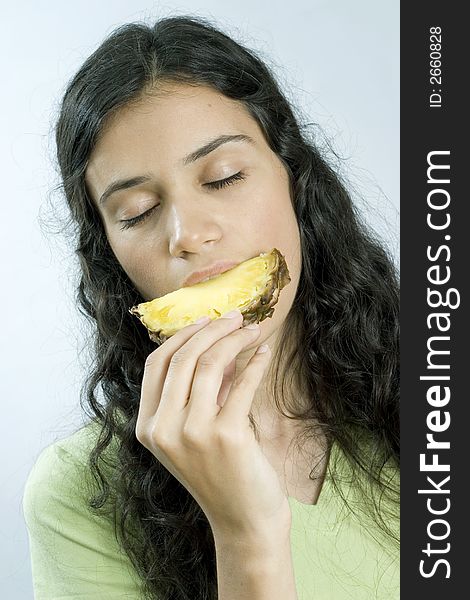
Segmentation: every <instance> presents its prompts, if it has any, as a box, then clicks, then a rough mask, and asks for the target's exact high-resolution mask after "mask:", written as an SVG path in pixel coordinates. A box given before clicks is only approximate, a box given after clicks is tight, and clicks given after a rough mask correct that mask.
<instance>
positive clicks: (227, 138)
mask: <svg viewBox="0 0 470 600" xmlns="http://www.w3.org/2000/svg"><path fill="white" fill-rule="evenodd" d="M228 142H247V143H249V144H254V143H255V141H254V139H253V138H252V137H250V136H249V135H245V134H242V133H240V134H237V135H219V137H216V138H215V139H213V140H210V141H209V142H207V143H206V144H204V146H201V147H200V148H198V149H197V150H194V152H191V153H190V154H188V155H186V156H185V157H184V158H183V160H182V161H181V162H182V164H183V165H184V166H187V165H189V164H191V163H194V162H196V161H197V160H199V159H200V158H203V157H204V156H207V155H208V154H210V153H211V152H214V150H216V149H217V148H219V146H222V144H227V143H228ZM151 179H152V178H151V176H150V175H137V176H136V177H130V178H127V179H117V180H116V181H113V182H111V183H110V184H109V185H108V186H107V188H106V189H105V191H104V192H103V194H102V195H101V198H100V200H99V204H100V205H102V204H104V203H105V202H106V200H107V199H108V198H109V197H110V196H111V195H112V194H114V193H115V192H119V191H120V190H127V189H129V188H131V187H135V186H136V185H140V184H142V183H147V182H149V181H151Z"/></svg>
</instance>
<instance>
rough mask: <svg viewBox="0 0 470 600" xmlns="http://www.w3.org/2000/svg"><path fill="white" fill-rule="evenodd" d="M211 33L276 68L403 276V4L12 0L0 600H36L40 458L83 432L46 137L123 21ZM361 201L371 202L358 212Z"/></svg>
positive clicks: (4, 101) (0, 243)
mask: <svg viewBox="0 0 470 600" xmlns="http://www.w3.org/2000/svg"><path fill="white" fill-rule="evenodd" d="M182 13H192V14H200V15H202V16H205V17H208V18H210V19H213V20H214V22H215V24H217V25H219V26H220V27H222V28H223V29H224V30H225V31H226V32H227V33H229V34H231V35H232V36H233V37H235V39H237V40H239V41H241V42H242V43H246V44H247V45H248V46H250V47H252V48H254V49H255V50H259V51H260V53H261V57H263V58H265V59H266V58H267V59H268V60H269V61H270V62H271V64H272V65H274V67H275V71H276V73H277V74H278V76H279V77H280V80H281V82H282V84H283V86H284V87H285V88H286V89H287V90H288V94H289V97H290V98H291V99H293V100H294V101H296V102H297V104H298V105H299V106H300V107H301V109H302V110H303V112H304V113H305V114H307V115H308V116H309V120H310V121H313V122H315V123H318V124H319V125H320V126H321V127H322V128H323V129H324V131H325V132H326V134H327V135H328V136H329V138H330V139H331V141H332V142H333V145H334V147H335V149H336V150H337V152H338V153H339V154H340V155H341V156H343V157H344V158H346V159H347V161H346V163H345V165H344V168H345V171H344V172H345V174H346V175H347V176H348V177H349V178H350V180H351V182H352V183H353V184H354V190H355V192H354V197H355V198H357V201H358V203H360V206H362V207H363V210H364V212H365V215H366V217H367V219H368V220H369V222H370V223H372V225H373V226H374V228H375V229H376V230H378V232H379V233H380V235H381V236H382V237H383V238H384V239H385V242H386V244H387V245H388V247H389V249H390V251H391V252H392V254H393V255H394V257H395V259H396V261H397V263H398V222H399V218H398V206H399V2H398V0H395V1H393V0H386V1H385V0H383V1H382V2H377V1H375V0H356V1H355V2H351V1H350V0H349V1H348V0H329V1H326V0H325V1H320V0H290V1H289V2H281V1H277V2H276V1H273V0H258V1H256V0H212V1H211V0H200V1H199V2H196V1H193V2H191V1H188V2H178V3H176V2H175V3H168V2H166V3H152V2H143V1H139V0H132V1H131V0H120V1H119V0H115V1H113V2H110V1H101V2H96V0H80V2H64V1H63V0H50V1H48V2H47V1H27V0H17V1H16V2H9V3H8V4H7V5H6V6H3V7H2V25H3V26H2V35H1V37H0V61H1V73H2V94H1V97H0V103H1V110H0V119H1V138H0V139H1V142H0V153H1V154H0V164H1V169H2V177H1V188H0V189H1V208H0V231H1V233H0V250H1V253H0V256H1V264H2V271H1V273H2V277H1V291H2V293H1V295H0V297H1V303H2V306H1V314H2V326H1V329H0V330H1V338H2V346H1V361H0V364H1V369H2V371H1V377H0V385H1V390H0V392H1V396H0V397H1V401H2V406H3V409H2V414H3V418H2V420H1V435H0V444H1V448H0V456H1V457H2V465H3V466H2V470H1V480H0V483H1V493H0V514H1V515H2V522H1V527H0V569H1V573H0V595H1V597H2V598H5V599H8V600H19V599H29V598H32V597H33V592H32V585H31V570H30V562H29V548H28V539H27V532H26V528H25V525H24V522H23V517H22V508H21V500H22V494H23V486H24V483H25V480H26V477H27V475H28V472H29V470H30V469H31V467H32V465H33V463H34V461H35V459H36V457H37V455H38V454H39V452H40V450H41V449H42V448H43V447H45V446H46V445H48V444H50V443H51V442H53V441H54V440H56V439H58V438H61V437H64V436H66V435H67V434H69V433H71V432H72V431H74V430H75V429H76V428H77V427H78V426H79V425H80V423H81V416H80V410H79V404H78V395H79V386H80V382H81V379H82V375H83V366H81V364H82V363H83V359H80V348H81V344H80V323H79V320H78V318H77V317H76V315H75V308H74V302H73V295H74V289H73V262H72V252H71V250H70V249H68V248H67V246H66V244H64V243H63V242H62V241H61V239H60V236H57V235H49V234H48V235H47V236H46V235H45V233H44V227H43V228H42V229H41V226H40V222H39V214H40V212H41V213H42V214H43V215H44V217H45V219H46V221H47V222H50V221H51V219H52V214H51V212H50V209H49V208H48V205H49V201H50V200H51V201H54V202H58V201H59V198H58V197H57V195H54V194H52V190H53V187H54V185H55V184H57V176H56V170H55V164H54V143H53V135H52V128H53V125H54V120H55V117H56V115H57V108H58V104H59V102H60V98H61V94H62V92H63V90H64V87H65V84H66V82H67V81H68V80H69V79H70V78H71V77H72V75H73V74H74V73H75V71H76V70H77V69H78V68H79V66H80V65H81V63H82V62H83V60H84V59H85V58H86V57H87V56H88V55H89V54H90V53H91V52H92V51H93V50H94V49H95V48H96V47H97V46H98V45H99V44H100V42H101V41H102V40H103V38H104V37H105V35H107V34H108V33H110V32H111V31H112V30H113V29H114V28H115V27H116V26H118V25H121V24H123V23H125V22H128V21H137V20H145V21H147V22H151V21H152V20H153V19H155V18H158V17H161V16H168V15H171V14H182ZM360 197H361V198H362V199H363V200H364V202H363V201H362V200H361V199H360Z"/></svg>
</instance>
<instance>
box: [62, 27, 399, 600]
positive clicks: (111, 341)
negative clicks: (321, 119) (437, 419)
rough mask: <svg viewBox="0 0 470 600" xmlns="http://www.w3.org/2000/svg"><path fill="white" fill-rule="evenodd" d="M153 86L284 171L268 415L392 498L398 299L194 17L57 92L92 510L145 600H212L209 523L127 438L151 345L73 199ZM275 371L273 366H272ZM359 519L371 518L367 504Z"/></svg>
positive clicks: (229, 55)
mask: <svg viewBox="0 0 470 600" xmlns="http://www.w3.org/2000/svg"><path fill="white" fill-rule="evenodd" d="M163 82H181V83H186V84H188V83H190V84H194V85H206V86H211V87H212V88H213V89H214V90H216V91H218V92H220V93H221V94H224V95H225V96H227V97H228V98H231V99H233V100H237V101H239V102H241V103H243V105H244V106H245V107H246V109H247V110H248V111H249V113H250V114H251V116H252V117H253V119H255V120H256V122H257V123H258V124H259V126H260V127H261V130H262V132H263V134H264V136H265V139H266V142H267V144H268V145H269V147H270V148H271V149H272V151H273V152H275V153H276V155H277V156H278V157H279V159H280V160H281V161H282V163H283V164H284V166H285V168H286V170H287V173H288V175H289V178H290V189H291V199H292V202H293V206H294V210H295V214H296V216H297V221H298V225H299V230H300V238H301V252H302V269H301V275H300V281H299V285H298V289H297V294H296V297H295V300H294V303H293V305H292V308H291V310H290V311H289V314H288V316H287V318H286V321H285V323H284V327H283V335H284V338H283V339H284V341H285V343H283V344H281V345H280V346H281V347H282V348H283V352H284V355H283V358H286V354H285V353H286V352H288V353H290V354H289V355H288V356H287V360H286V361H285V362H286V363H287V364H288V365H289V369H287V370H285V369H276V368H274V373H275V375H276V376H275V385H274V386H273V394H274V397H275V402H276V407H277V408H278V410H279V411H281V412H282V413H283V414H286V416H287V415H289V418H294V419H298V420H302V421H304V422H305V431H307V432H310V433H312V435H314V434H316V433H318V427H319V426H320V427H321V430H322V433H323V434H324V436H325V438H326V439H328V440H329V441H330V442H333V441H334V442H335V443H336V444H337V445H338V447H339V448H340V449H341V450H342V452H343V455H344V456H345V457H346V459H347V462H348V464H350V465H351V467H352V468H354V469H355V472H356V473H359V474H360V475H362V476H361V477H358V478H357V481H364V482H366V483H365V487H367V486H369V491H370V489H372V488H376V489H377V490H378V491H379V495H380V497H381V498H382V497H383V494H384V493H389V494H390V496H391V497H392V499H394V500H395V501H396V493H397V490H396V486H394V485H392V484H391V483H390V481H391V480H390V478H389V477H388V476H387V477H385V476H384V473H385V471H386V469H385V467H386V466H389V465H393V466H394V468H395V469H396V467H397V466H398V464H399V403H398V391H399V372H398V368H399V367H398V357H399V350H398V333H399V330H398V307H399V294H398V283H397V274H396V271H395V267H394V265H393V262H392V261H391V259H390V257H389V256H388V254H387V252H386V251H385V249H384V248H383V246H382V245H381V243H380V242H379V241H378V240H377V239H376V238H375V236H374V235H373V234H372V233H371V232H370V231H369V230H368V229H367V228H366V227H365V225H364V224H363V223H362V222H361V220H360V218H359V216H358V214H357V211H356V209H355V208H354V207H353V205H352V202H351V198H350V195H349V194H348V192H347V190H346V186H345V185H344V184H343V182H342V180H341V178H340V177H339V176H338V174H337V173H336V172H335V170H334V169H332V167H330V166H329V164H328V163H327V161H326V159H325V158H323V157H322V156H321V154H320V151H319V149H318V145H317V144H316V143H315V141H314V139H313V137H314V136H309V134H308V133H307V132H306V130H305V128H304V127H301V126H300V125H299V121H300V119H299V117H296V115H295V109H294V108H293V107H292V106H291V104H290V102H289V101H288V100H287V99H286V97H285V95H283V93H282V92H281V90H280V87H279V85H278V84H277V82H276V81H275V78H274V76H273V75H272V73H271V71H270V69H269V68H268V67H267V65H266V64H265V63H264V62H263V61H261V60H260V59H259V58H258V57H257V56H256V55H255V53H253V52H252V51H250V50H248V49H246V48H244V47H243V46H241V45H239V44H238V43H236V42H235V41H234V40H232V39H231V38H230V37H228V36H227V35H226V34H224V33H223V32H221V31H220V30H219V29H218V28H216V27H215V26H214V25H213V24H211V23H210V22H208V21H207V20H206V19H202V18H196V17H193V16H178V17H168V18H164V19H161V20H159V21H158V22H156V23H155V24H154V25H152V26H149V25H147V24H144V23H130V24H126V25H124V26H121V27H119V28H117V29H116V30H114V31H113V32H112V33H111V35H109V36H108V37H107V38H106V39H105V41H104V42H103V43H102V44H101V45H100V46H99V48H98V49H97V50H96V51H95V52H94V53H93V54H92V55H91V56H90V57H89V58H88V59H87V60H86V61H85V62H84V64H83V65H82V67H81V68H80V70H79V71H78V72H77V74H76V75H75V76H74V77H73V79H72V80H71V81H70V82H69V84H68V86H67V88H66V91H65V94H64V97H63V100H62V103H61V107H60V114H59V117H58V121H57V124H56V130H55V132H56V144H57V159H58V164H59V168H60V177H61V183H60V189H61V191H62V192H63V194H64V196H65V198H66V200H67V203H68V207H69V209H70V214H71V222H72V223H73V224H74V234H75V235H76V253H77V255H78V258H79V261H80V267H81V272H80V281H79V285H78V300H79V305H80V309H81V311H82V312H83V313H84V314H85V315H86V316H87V317H88V318H89V319H90V320H91V321H92V323H93V325H94V332H95V333H94V360H93V365H92V369H91V372H90V373H91V374H90V376H89V378H88V379H87V381H86V383H85V386H84V393H83V397H82V407H83V408H84V410H85V411H86V412H87V414H88V415H89V416H90V417H91V420H92V421H93V422H94V423H95V425H97V426H98V430H99V435H98V437H97V441H96V445H95V446H94V447H93V448H92V450H91V455H90V469H91V473H92V474H93V477H94V480H95V483H96V484H97V486H98V487H97V488H96V489H95V491H96V493H95V494H93V496H92V497H91V498H90V509H91V510H93V511H95V512H97V513H99V514H102V515H103V516H106V518H112V519H113V523H114V524H115V533H116V536H117V538H118V540H119V542H120V544H121V545H122V547H123V548H124V550H125V552H126V553H127V555H128V556H129V558H130V560H131V562H132V564H133V565H134V567H135V569H136V571H137V573H138V574H139V576H140V578H141V580H142V584H143V587H142V590H143V594H144V595H145V597H148V598H159V600H195V599H198V600H209V599H215V598H217V574H216V562H215V548H214V540H213V537H212V532H211V530H210V526H209V524H208V521H207V519H206V517H205V515H204V513H203V512H202V510H201V508H200V507H199V505H198V504H197V503H196V501H195V500H194V499H193V497H192V496H191V495H190V494H189V492H188V491H187V490H186V489H185V488H184V487H183V486H182V485H181V484H180V483H179V482H178V481H177V480H176V479H175V478H174V477H173V476H172V475H171V474H170V473H169V472H168V471H167V470H166V469H165V468H164V467H163V466H162V465H161V464H160V463H159V462H158V461H157V460H156V459H155V457H154V456H153V455H152V454H151V453H150V452H149V451H148V450H147V449H146V448H144V447H143V446H142V445H141V444H140V443H139V442H138V441H137V439H136V436H135V426H136V419H137V413H138V407H139V399H140V390H141V381H142V377H143V370H144V364H145V359H146V357H147V356H148V354H149V353H150V352H151V351H152V350H154V349H155V344H154V343H153V342H151V341H150V340H149V338H148V336H147V333H146V331H145V329H144V328H143V327H142V325H141V324H140V323H139V322H138V320H137V319H135V317H133V316H131V315H130V314H129V312H128V309H129V307H131V306H133V305H134V304H136V303H138V302H142V301H143V300H144V299H143V298H142V297H141V296H140V294H139V293H138V292H137V290H136V289H135V287H134V286H133V284H132V283H131V281H130V280H129V278H128V277H127V275H126V273H125V272H124V270H123V269H122V267H121V265H120V264H119V263H118V261H117V260H116V258H115V256H114V254H113V252H112V250H111V248H110V246H109V243H108V240H107V237H106V234H105V230H104V227H103V224H102V221H101V217H100V215H99V213H98V211H97V209H96V207H95V206H94V204H93V202H92V199H91V197H90V194H88V193H87V189H86V186H85V170H86V168H87V164H88V161H89V158H90V155H91V153H92V151H93V149H94V147H95V145H96V143H97V140H98V138H99V136H100V133H101V132H102V131H103V127H104V126H105V125H106V123H107V121H108V119H109V118H110V116H111V115H113V113H115V111H117V110H118V109H120V108H121V107H124V106H126V105H129V103H132V102H137V101H139V99H141V98H142V97H143V96H145V94H146V93H149V92H151V90H152V88H155V87H156V86H158V85H160V84H161V83H163ZM310 137H311V139H310ZM279 359H280V355H279V354H274V355H273V357H272V365H274V366H275V365H279ZM294 380H296V381H297V384H298V385H299V386H301V388H302V389H304V390H306V393H307V397H308V398H310V399H311V401H310V404H309V405H308V406H302V407H299V406H295V403H292V404H293V405H292V406H289V407H286V406H285V398H287V395H284V394H283V390H284V386H285V384H286V381H290V383H292V381H294ZM287 408H288V410H286V409H287ZM359 438H361V439H362V440H363V441H364V443H358V439H359ZM111 448H112V449H113V451H112V452H110V449H111ZM106 456H107V458H106V461H105V457H106ZM312 462H313V459H312ZM313 466H314V465H313V464H312V473H313V471H314V469H313ZM329 468H330V469H331V468H332V466H331V465H330V467H329ZM355 480H356V479H355ZM366 494H368V492H366ZM369 509H370V510H369V512H370V513H371V514H372V513H375V516H374V518H375V519H376V520H377V519H380V514H379V511H378V510H377V506H376V505H375V503H373V502H371V503H370V507H369Z"/></svg>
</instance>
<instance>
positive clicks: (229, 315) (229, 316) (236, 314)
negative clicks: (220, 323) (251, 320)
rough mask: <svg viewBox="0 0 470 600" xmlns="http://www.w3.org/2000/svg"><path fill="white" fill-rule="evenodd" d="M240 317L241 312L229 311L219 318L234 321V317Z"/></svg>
mask: <svg viewBox="0 0 470 600" xmlns="http://www.w3.org/2000/svg"><path fill="white" fill-rule="evenodd" d="M240 315H241V312H240V311H239V310H231V311H230V312H228V313H225V314H224V315H222V316H221V317H220V318H221V319H234V318H235V317H239V316H240Z"/></svg>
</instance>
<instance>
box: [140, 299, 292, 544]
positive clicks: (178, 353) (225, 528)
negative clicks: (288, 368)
mask: <svg viewBox="0 0 470 600" xmlns="http://www.w3.org/2000/svg"><path fill="white" fill-rule="evenodd" d="M229 314H230V313H229ZM241 323H242V316H241V313H240V312H239V311H236V314H235V316H234V317H232V318H227V317H225V315H224V317H221V318H219V319H216V320H214V321H211V322H209V321H206V322H204V323H199V324H192V325H189V326H187V327H185V328H184V329H182V330H180V331H179V332H177V333H176V334H175V335H173V336H172V337H171V338H170V339H168V340H167V341H165V342H164V343H163V344H162V345H161V346H160V347H159V348H157V349H156V350H155V351H154V352H152V353H151V354H150V355H149V357H148V359H147V362H146V365H145V372H144V378H143V382H142V396H141V402H140V409H139V414H138V418H137V425H136V436H137V439H138V440H139V442H141V443H142V444H143V445H144V446H145V447H146V448H148V449H149V450H150V452H152V454H154V456H155V457H156V458H157V459H158V460H159V461H160V462H161V463H162V464H163V465H164V466H165V467H166V468H167V469H168V470H169V471H170V472H171V473H172V474H173V475H174V476H175V477H176V478H177V479H178V480H179V481H180V482H181V483H182V484H183V485H184V486H185V487H186V488H187V489H188V491H189V492H190V493H191V494H192V496H193V497H194V498H195V500H196V501H197V502H198V504H199V505H200V506H201V508H202V510H203V511H204V513H205V514H206V516H207V518H208V520H209V523H210V524H211V527H212V530H213V532H214V534H215V535H217V534H218V533H220V535H222V536H223V537H225V536H226V534H228V535H229V536H230V535H233V534H237V536H240V535H242V536H243V535H246V536H247V537H248V538H250V537H253V536H254V537H256V536H257V535H260V534H263V535H264V534H268V535H269V534H272V533H274V532H276V533H277V532H278V531H280V530H281V529H283V530H285V529H286V528H288V527H289V526H290V509H289V504H288V501H287V497H286V494H285V493H284V492H283V490H282V487H281V484H280V481H279V478H278V475H277V473H276V472H275V470H274V469H273V467H272V466H271V464H270V463H269V461H268V460H267V458H266V457H265V455H264V454H263V452H262V450H261V448H260V445H259V444H258V442H257V440H256V438H255V435H254V432H253V430H252V428H251V426H250V421H249V418H248V415H249V412H250V408H251V405H252V402H253V398H254V394H255V391H256V389H257V387H258V386H259V384H260V382H261V379H262V377H263V374H264V372H265V369H266V367H267V365H268V364H269V359H270V355H271V353H270V351H269V349H268V350H267V351H266V352H264V353H255V354H254V355H253V357H252V358H251V359H250V361H249V362H248V364H247V365H246V367H245V368H244V370H243V371H242V372H241V373H240V374H239V376H238V377H237V378H236V379H235V380H234V381H231V378H232V377H233V372H234V365H235V358H236V357H237V355H238V354H239V352H240V351H242V350H243V349H244V348H245V347H246V346H248V345H250V344H252V343H253V342H254V341H255V340H256V339H257V338H258V336H259V333H260V332H259V326H258V328H255V329H249V328H247V327H243V328H240V326H241ZM230 384H231V386H230ZM225 396H226V398H224V397H225Z"/></svg>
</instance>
